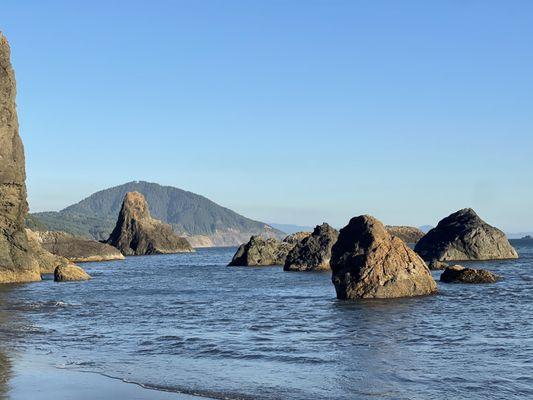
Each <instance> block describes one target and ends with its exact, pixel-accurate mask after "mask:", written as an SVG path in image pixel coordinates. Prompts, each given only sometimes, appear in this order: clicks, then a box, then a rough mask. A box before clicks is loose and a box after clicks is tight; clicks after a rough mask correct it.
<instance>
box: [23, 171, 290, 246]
mask: <svg viewBox="0 0 533 400" xmlns="http://www.w3.org/2000/svg"><path fill="white" fill-rule="evenodd" d="M132 191H137V192H140V193H142V194H143V195H144V196H145V198H146V200H147V202H148V204H149V207H150V212H151V214H152V216H153V217H154V218H157V219H160V220H162V221H164V222H167V223H169V224H171V225H172V227H173V228H174V230H175V231H176V232H178V233H182V234H189V235H206V236H211V235H214V234H216V233H217V232H224V231H228V232H232V231H235V232H242V233H250V234H260V233H264V232H267V231H268V232H271V233H272V232H273V233H275V234H276V235H282V233H281V232H280V231H278V230H276V229H273V228H272V227H270V226H268V225H267V224H265V223H262V222H258V221H254V220H251V219H249V218H246V217H243V216H242V215H239V214H237V213H236V212H234V211H232V210H230V209H228V208H225V207H222V206H219V205H218V204H216V203H214V202H213V201H211V200H209V199H207V198H205V197H203V196H200V195H197V194H195V193H191V192H187V191H185V190H181V189H178V188H175V187H171V186H161V185H158V184H157V183H150V182H142V181H141V182H135V181H134V182H128V183H125V184H123V185H120V186H115V187H112V188H109V189H105V190H102V191H99V192H96V193H94V194H92V195H91V196H89V197H87V198H86V199H84V200H82V201H80V202H79V203H77V204H74V205H71V206H69V207H67V208H65V209H63V210H61V211H58V212H41V213H35V214H32V217H31V218H32V221H34V222H33V223H34V224H35V223H36V221H39V222H40V223H41V224H42V225H44V226H45V227H46V228H47V229H48V230H60V231H65V232H68V233H71V234H74V235H78V236H85V237H91V238H95V239H97V240H101V239H107V237H108V236H109V233H110V232H111V231H112V230H113V227H114V226H115V223H116V220H117V216H118V213H119V211H120V207H121V205H122V200H123V199H124V196H125V195H126V193H128V192H132Z"/></svg>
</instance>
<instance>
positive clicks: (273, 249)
mask: <svg viewBox="0 0 533 400" xmlns="http://www.w3.org/2000/svg"><path fill="white" fill-rule="evenodd" d="M309 234H310V233H309V232H297V233H293V234H292V235H289V236H287V237H286V238H285V239H283V241H280V240H277V239H274V238H264V237H262V236H259V235H256V236H252V237H251V238H250V240H249V241H248V243H245V244H242V245H241V246H240V247H239V248H238V249H237V252H236V253H235V255H234V256H233V259H232V260H231V262H230V263H229V264H228V265H230V266H266V265H284V264H285V259H286V258H287V254H289V251H291V250H292V249H293V248H294V246H296V244H297V243H298V242H299V241H300V240H302V239H304V238H306V237H307V236H309Z"/></svg>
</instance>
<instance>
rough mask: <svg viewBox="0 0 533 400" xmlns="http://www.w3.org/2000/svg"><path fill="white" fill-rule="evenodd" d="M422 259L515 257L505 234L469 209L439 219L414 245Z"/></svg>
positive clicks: (454, 259) (516, 255)
mask: <svg viewBox="0 0 533 400" xmlns="http://www.w3.org/2000/svg"><path fill="white" fill-rule="evenodd" d="M415 251H416V252H417V253H418V254H420V256H422V258H423V259H424V260H440V261H460V260H495V259H508V258H518V254H517V253H516V250H515V249H514V248H513V247H512V246H511V244H510V243H509V240H507V237H506V236H505V234H504V233H503V232H502V231H500V230H499V229H497V228H495V227H493V226H490V225H489V224H487V223H486V222H485V221H483V220H482V219H481V218H479V216H478V215H477V214H476V213H475V211H474V210H472V209H471V208H465V209H463V210H459V211H457V212H455V213H453V214H451V215H450V216H448V217H446V218H444V219H443V220H442V221H440V222H439V224H438V225H437V227H436V228H433V229H432V230H430V231H429V232H428V233H427V234H426V235H425V236H424V237H423V238H422V239H420V241H419V242H418V243H417V244H416V246H415Z"/></svg>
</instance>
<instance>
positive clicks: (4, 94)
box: [0, 32, 88, 283]
mask: <svg viewBox="0 0 533 400" xmlns="http://www.w3.org/2000/svg"><path fill="white" fill-rule="evenodd" d="M10 56H11V49H10V47H9V43H8V41H7V39H6V37H5V36H4V35H3V34H2V33H1V32H0V283H14V282H32V281H40V280H41V273H52V272H54V271H55V269H56V268H59V267H68V266H69V263H68V261H67V260H65V259H63V258H61V257H56V256H54V255H52V254H50V253H49V252H47V251H46V250H45V249H43V248H42V247H41V246H40V245H39V243H38V242H37V241H36V240H34V238H33V237H31V238H28V235H27V233H26V230H25V226H24V219H25V218H26V215H27V214H28V203H27V199H26V198H27V194H26V183H25V182H26V166H25V158H24V146H23V144H22V140H21V138H20V136H19V125H18V117H17V109H16V104H15V98H16V93H17V89H16V81H15V72H14V71H13V67H12V66H11V61H10ZM87 276H88V275H87Z"/></svg>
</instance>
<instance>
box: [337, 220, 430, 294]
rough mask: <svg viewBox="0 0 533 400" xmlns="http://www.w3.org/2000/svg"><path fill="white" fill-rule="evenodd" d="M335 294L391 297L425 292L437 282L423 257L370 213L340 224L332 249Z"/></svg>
mask: <svg viewBox="0 0 533 400" xmlns="http://www.w3.org/2000/svg"><path fill="white" fill-rule="evenodd" d="M330 264H331V270H332V272H333V275H332V281H333V284H334V285H335V289H336V291H337V297H338V298H339V299H342V300H346V299H360V298H392V297H406V296H419V295H428V294H432V293H435V292H436V291H437V285H436V283H435V281H434V280H433V278H432V277H431V273H430V272H429V269H428V267H427V266H426V264H425V263H424V261H423V260H422V259H421V258H420V257H419V256H418V255H417V254H416V253H415V252H414V251H413V250H411V249H410V248H409V246H407V244H406V243H405V242H404V241H403V240H401V239H399V238H397V237H395V236H392V235H391V234H390V233H389V232H387V230H386V229H385V227H384V226H383V224H382V223H381V222H380V221H378V220H377V219H376V218H374V217H371V216H369V215H363V216H359V217H354V218H352V219H351V220H350V222H349V223H348V225H347V226H345V227H344V228H342V229H341V230H340V233H339V238H338V240H337V242H336V243H335V244H334V245H333V248H332V251H331V261H330Z"/></svg>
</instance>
